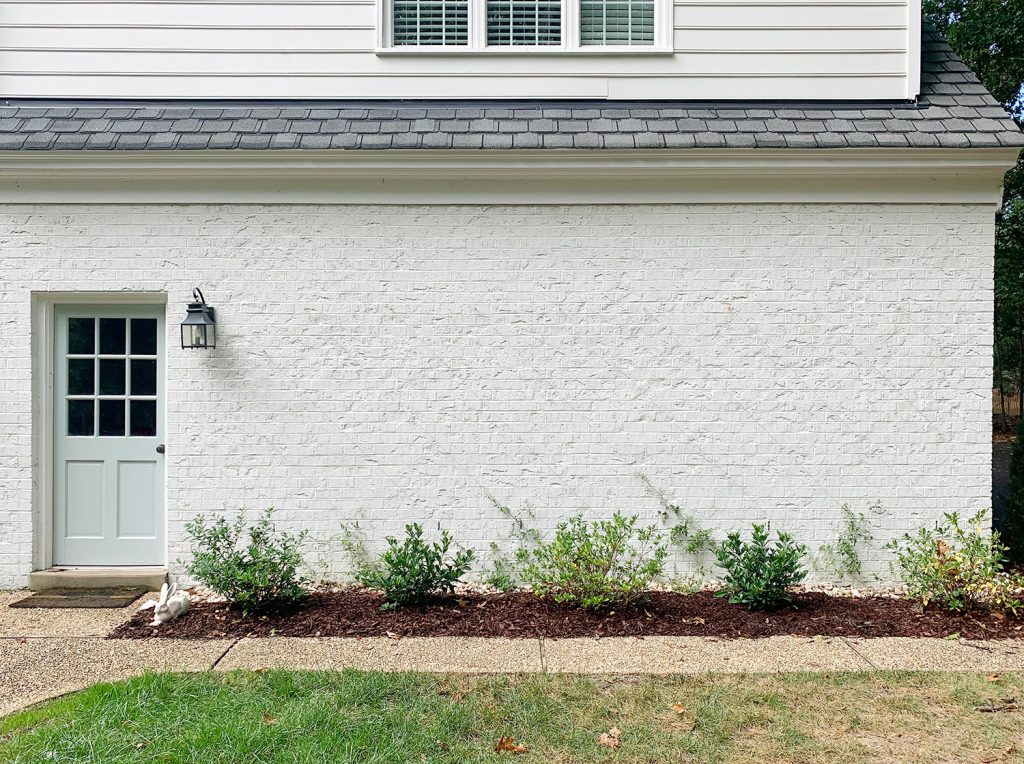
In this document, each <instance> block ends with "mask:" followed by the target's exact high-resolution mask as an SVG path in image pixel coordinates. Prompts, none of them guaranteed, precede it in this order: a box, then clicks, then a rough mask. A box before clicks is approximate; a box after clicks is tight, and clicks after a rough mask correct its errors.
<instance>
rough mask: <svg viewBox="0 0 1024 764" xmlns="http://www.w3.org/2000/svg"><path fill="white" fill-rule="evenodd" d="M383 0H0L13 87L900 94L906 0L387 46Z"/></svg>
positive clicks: (145, 93) (682, 8) (727, 9)
mask: <svg viewBox="0 0 1024 764" xmlns="http://www.w3.org/2000/svg"><path fill="white" fill-rule="evenodd" d="M376 18H377V12H376V6H375V5H374V3H373V2H366V1H365V0H323V1H322V2H301V1H300V2H257V1H255V0H249V1H248V2H224V1H223V0H221V1H218V2H202V3H200V2H171V1H168V2H134V3H128V2H122V3H115V2H90V1H88V0H86V1H85V2H82V1H76V2H63V1H61V2H48V1H47V0H36V1H35V2H10V1H8V2H0V91H2V92H3V93H4V94H5V95H8V96H15V97H17V96H50V97H62V96H65V97H66V96H85V97H148V98H153V97H181V98H189V97H191V98H229V97H236V98H293V97H303V98H321V97H324V98H326V97H330V98H346V97H357V98H363V97H379V98H398V97H403V98H409V97H447V98H460V97H462V98H465V97H470V98H472V97H486V98H501V97H515V98H529V97H533V96H535V97H541V98H594V97H612V98H630V97H633V98H661V99H709V98H716V99H717V98H735V99H744V98H745V99H753V98H756V99H762V98H784V99H804V98H828V99H836V98H854V99H891V98H902V97H906V95H907V69H908V67H907V54H906V49H907V45H908V39H909V32H908V29H907V19H908V10H907V5H906V3H904V2H898V1H893V2H886V1H882V2H879V1H877V0H876V1H875V2H872V0H861V1H860V2H858V1H857V0H848V1H847V2H846V3H845V4H828V3H814V2H799V0H791V1H789V2H778V1H776V2H756V1H755V0H751V2H748V3H745V4H744V3H735V2H726V1H725V0H722V1H721V2H718V3H713V2H692V1H688V2H677V3H676V5H675V7H674V33H673V47H674V50H675V54H674V55H661V56H635V57H629V56H593V55H585V56H537V55H534V54H526V55H518V56H511V57H510V56H499V57H495V56H469V57H466V56H445V57H421V56H417V57H413V58H409V57H398V56H377V55H375V53H374V48H375V45H376V36H377V33H376Z"/></svg>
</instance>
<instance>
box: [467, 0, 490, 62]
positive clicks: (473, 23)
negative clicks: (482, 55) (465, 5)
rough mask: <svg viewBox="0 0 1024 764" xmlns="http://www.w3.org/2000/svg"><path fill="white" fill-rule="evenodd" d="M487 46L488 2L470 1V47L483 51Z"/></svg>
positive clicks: (484, 0) (485, 0) (480, 0)
mask: <svg viewBox="0 0 1024 764" xmlns="http://www.w3.org/2000/svg"><path fill="white" fill-rule="evenodd" d="M486 46H487V0H469V47H470V48H472V49H473V50H483V49H484V48H485V47H486Z"/></svg>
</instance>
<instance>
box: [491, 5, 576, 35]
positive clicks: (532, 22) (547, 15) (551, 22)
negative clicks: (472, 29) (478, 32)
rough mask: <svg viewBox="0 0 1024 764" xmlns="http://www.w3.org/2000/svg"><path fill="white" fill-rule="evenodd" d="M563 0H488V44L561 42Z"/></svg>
mask: <svg viewBox="0 0 1024 764" xmlns="http://www.w3.org/2000/svg"><path fill="white" fill-rule="evenodd" d="M561 42H562V3H561V0H487V44H488V45H560V44H561Z"/></svg>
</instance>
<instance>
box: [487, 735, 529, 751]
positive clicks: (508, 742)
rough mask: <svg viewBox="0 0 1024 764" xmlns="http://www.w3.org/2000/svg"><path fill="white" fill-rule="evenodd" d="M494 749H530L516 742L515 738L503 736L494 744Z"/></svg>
mask: <svg viewBox="0 0 1024 764" xmlns="http://www.w3.org/2000/svg"><path fill="white" fill-rule="evenodd" d="M494 750H495V752H497V753H526V752H527V751H528V750H530V749H529V748H527V747H526V746H525V745H523V744H522V743H517V742H516V739H515V738H512V737H503V738H501V739H500V740H499V741H498V744H497V745H496V746H494Z"/></svg>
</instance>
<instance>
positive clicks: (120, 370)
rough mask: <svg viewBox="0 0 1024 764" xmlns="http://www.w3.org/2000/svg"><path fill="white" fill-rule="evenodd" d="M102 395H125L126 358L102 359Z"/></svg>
mask: <svg viewBox="0 0 1024 764" xmlns="http://www.w3.org/2000/svg"><path fill="white" fill-rule="evenodd" d="M100 395H124V360H123V359H117V360H111V359H108V358H104V359H103V360H101V361H100Z"/></svg>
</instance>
